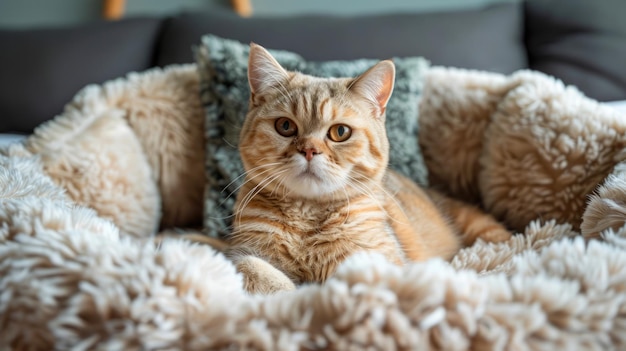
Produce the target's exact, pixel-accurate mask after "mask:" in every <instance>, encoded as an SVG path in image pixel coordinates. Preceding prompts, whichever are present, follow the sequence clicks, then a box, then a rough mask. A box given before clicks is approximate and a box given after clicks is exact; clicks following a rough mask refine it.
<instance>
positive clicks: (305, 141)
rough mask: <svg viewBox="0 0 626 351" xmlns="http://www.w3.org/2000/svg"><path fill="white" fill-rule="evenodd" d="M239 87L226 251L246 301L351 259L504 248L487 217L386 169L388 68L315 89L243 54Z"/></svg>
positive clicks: (315, 83)
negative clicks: (238, 167) (238, 168)
mask: <svg viewBox="0 0 626 351" xmlns="http://www.w3.org/2000/svg"><path fill="white" fill-rule="evenodd" d="M248 79H249V84H250V90H251V97H250V108H249V112H248V114H247V116H246V120H245V123H244V125H243V128H242V131H241V138H240V146H239V150H240V154H241V159H242V161H243V165H244V168H245V170H246V179H245V183H244V185H243V186H242V187H241V189H240V190H239V194H238V197H237V204H236V207H235V219H234V222H233V232H232V235H231V236H230V237H229V239H228V241H229V244H230V245H231V250H233V251H235V252H239V253H240V254H239V255H238V256H237V257H236V258H235V260H236V262H237V263H238V269H239V271H240V272H242V273H244V276H245V281H246V287H247V289H248V290H249V291H253V292H271V291H275V290H280V289H284V288H286V287H287V288H288V287H289V284H290V283H289V282H288V281H287V282H286V279H284V277H281V276H282V274H283V273H284V274H285V275H286V276H287V277H288V278H289V279H290V280H291V281H292V282H294V283H296V284H298V283H304V282H323V281H324V280H326V279H327V278H328V277H329V276H331V275H332V274H333V272H334V271H335V269H336V268H337V266H338V265H339V264H340V263H341V262H342V261H343V260H344V259H346V258H347V257H348V256H350V255H352V254H354V253H356V252H359V251H375V252H378V253H381V254H382V255H384V256H385V257H386V258H387V259H388V260H390V261H391V262H395V263H397V264H402V263H404V262H407V261H420V260H426V259H428V258H432V257H442V258H444V259H450V258H451V257H452V256H453V255H454V254H455V253H456V252H457V250H458V249H459V248H460V247H461V245H462V244H470V243H472V242H473V241H474V240H475V239H476V238H477V237H482V238H485V239H486V240H492V241H500V240H506V239H508V238H509V237H510V233H509V232H508V231H507V230H506V229H505V228H504V227H502V226H501V225H500V224H498V223H497V222H496V221H495V220H494V219H493V218H492V217H490V216H488V215H486V214H484V213H482V212H480V211H479V210H477V209H475V208H473V207H471V206H469V205H465V204H462V203H460V202H458V201H455V200H451V199H448V198H445V197H444V196H442V195H439V194H437V193H434V192H429V193H426V192H425V191H424V190H422V189H420V188H419V187H418V186H417V185H415V184H414V183H413V182H412V181H410V180H409V179H407V178H405V177H403V176H402V175H400V174H398V173H396V172H394V171H392V170H390V169H388V168H387V163H388V155H389V141H388V140H387V135H386V131H385V107H386V105H387V102H388V101H389V98H390V96H391V93H392V90H393V86H394V79H395V67H394V64H393V63H392V62H391V61H382V62H380V63H378V64H376V65H375V66H373V67H372V68H370V69H369V70H368V71H367V72H365V73H364V74H363V75H361V76H360V77H357V78H317V77H312V76H308V75H304V74H301V73H296V72H288V71H286V70H285V69H283V68H282V67H281V66H280V64H279V63H278V62H277V61H276V60H275V59H274V58H273V57H272V56H271V54H270V53H269V52H268V51H266V50H265V49H264V48H262V47H261V46H259V45H256V44H252V45H251V48H250V58H249V67H248ZM437 205H440V207H441V208H438V207H437ZM241 253H247V254H248V255H242V254H241ZM261 259H262V260H265V261H266V262H267V263H269V264H270V265H271V266H270V265H268V264H267V263H266V262H263V261H262V260H261ZM272 267H273V268H272ZM274 268H275V269H274Z"/></svg>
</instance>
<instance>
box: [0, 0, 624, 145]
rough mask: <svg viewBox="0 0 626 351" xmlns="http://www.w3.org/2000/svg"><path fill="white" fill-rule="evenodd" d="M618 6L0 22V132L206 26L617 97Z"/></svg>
mask: <svg viewBox="0 0 626 351" xmlns="http://www.w3.org/2000/svg"><path fill="white" fill-rule="evenodd" d="M624 13H626V2H625V1H623V0H596V1H593V2H592V1H588V0H549V1H548V0H530V1H526V2H522V3H520V2H511V3H501V4H497V5H490V6H485V7H483V8H472V9H464V10H457V11H447V12H436V13H405V14H395V15H379V16H361V17H333V16H327V15H311V16H302V17H284V18H258V17H253V18H250V19H243V18H239V17H237V16H236V15H234V14H232V13H230V12H220V11H215V12H212V13H184V14H179V15H176V16H170V17H164V18H128V19H124V20H121V21H117V22H100V23H91V24H85V25H82V26H77V27H68V28H50V29H45V28H44V29H41V28H40V29H31V30H12V29H0V47H2V54H1V55H0V77H1V78H2V79H0V133H18V134H20V133H21V134H28V133H31V132H32V130H33V129H34V128H35V127H36V126H38V125H39V124H41V123H42V122H44V121H46V120H49V119H51V118H53V117H54V116H55V115H57V114H59V113H60V112H61V111H62V109H63V106H64V105H65V104H66V103H67V102H68V101H70V99H71V98H72V96H73V95H74V94H75V93H76V92H77V91H78V90H79V89H81V88H82V87H83V86H85V85H87V84H91V83H102V82H104V81H107V80H110V79H113V78H117V77H120V76H123V75H124V74H126V73H128V72H131V71H143V70H146V69H148V68H150V67H154V66H166V65H169V64H174V63H187V62H193V60H194V58H193V53H192V49H191V48H192V46H193V45H195V44H197V43H198V42H199V39H200V36H201V35H202V34H206V33H213V34H216V35H219V36H223V37H227V38H232V39H237V40H240V41H243V42H249V41H255V42H258V43H260V44H262V45H264V46H266V47H269V48H276V49H286V50H292V51H295V52H297V53H299V54H301V55H303V56H304V57H305V58H307V59H310V60H329V59H354V58H361V57H369V58H381V59H382V58H388V57H392V56H396V57H404V56H424V57H426V58H428V59H429V60H430V61H431V62H432V64H434V65H443V66H456V67H462V68H469V69H479V70H486V71H493V72H499V73H512V72H514V71H516V70H519V69H524V68H530V69H535V70H539V71H542V72H545V73H547V74H550V75H554V76H556V77H557V78H560V79H562V80H563V81H565V82H566V83H568V84H574V85H576V86H578V87H579V89H581V90H582V91H583V92H584V93H585V94H587V95H588V96H590V97H592V98H595V99H598V100H601V101H610V100H626V64H624V63H625V62H626V21H623V20H622V19H621V18H620V16H622V15H623V14H624Z"/></svg>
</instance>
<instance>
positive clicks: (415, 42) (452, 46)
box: [156, 3, 527, 73]
mask: <svg viewBox="0 0 626 351" xmlns="http://www.w3.org/2000/svg"><path fill="white" fill-rule="evenodd" d="M522 25H523V17H522V7H521V4H519V3H500V4H494V5H490V6H486V7H481V8H471V9H463V10H455V11H444V12H432V13H406V14H392V15H368V16H356V17H338V16H329V15H306V16H305V15H302V16H293V17H274V18H268V17H251V18H241V17H238V16H236V15H234V14H232V13H229V12H227V11H223V12H222V11H214V12H211V13H202V14H199V13H188V14H182V15H179V16H176V17H172V18H170V19H168V20H166V21H165V23H164V26H163V32H162V37H161V41H160V45H159V48H158V50H157V57H156V63H157V64H158V65H160V66H165V65H169V64H172V63H185V62H192V61H193V54H192V51H191V50H190V48H191V47H192V46H194V45H197V44H199V38H200V37H201V36H202V35H203V34H207V33H211V34H214V35H217V36H221V37H224V38H229V39H236V40H239V41H241V42H244V43H248V42H251V41H254V42H256V43H258V44H261V45H263V46H265V47H268V48H272V49H283V50H290V51H294V52H296V53H298V54H300V55H302V56H303V57H304V58H306V59H307V60H313V61H321V60H345V59H356V58H375V59H386V58H390V57H394V56H396V57H407V56H424V57H426V58H427V59H428V60H430V61H431V62H432V64H435V65H445V66H456V67H463V68H473V69H481V70H488V71H493V72H499V73H511V72H513V71H515V70H518V69H521V68H526V67H527V65H526V52H525V49H524V46H523V31H522Z"/></svg>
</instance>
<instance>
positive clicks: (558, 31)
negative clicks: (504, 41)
mask: <svg viewBox="0 0 626 351" xmlns="http://www.w3.org/2000/svg"><path fill="white" fill-rule="evenodd" d="M524 12H525V27H526V45H527V49H528V58H529V64H530V68H532V69H535V70H538V71H541V72H544V73H547V74H549V75H552V76H555V77H558V78H559V79H561V80H563V81H564V82H565V83H566V84H573V85H576V86H577V87H579V88H580V90H582V91H583V92H584V93H585V94H586V95H588V96H589V97H592V98H594V99H597V100H600V101H611V100H626V20H624V16H625V15H626V1H625V0H593V1H590V0H527V1H526V2H525V11H524Z"/></svg>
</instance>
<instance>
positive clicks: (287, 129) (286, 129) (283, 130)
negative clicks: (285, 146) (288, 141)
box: [274, 117, 298, 137]
mask: <svg viewBox="0 0 626 351" xmlns="http://www.w3.org/2000/svg"><path fill="white" fill-rule="evenodd" d="M274 128H276V131H277V132H278V134H280V135H282V136H284V137H291V136H294V135H296V133H298V126H297V125H296V124H295V123H294V122H293V121H292V120H290V119H289V118H287V117H281V118H279V119H277V120H276V122H274Z"/></svg>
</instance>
